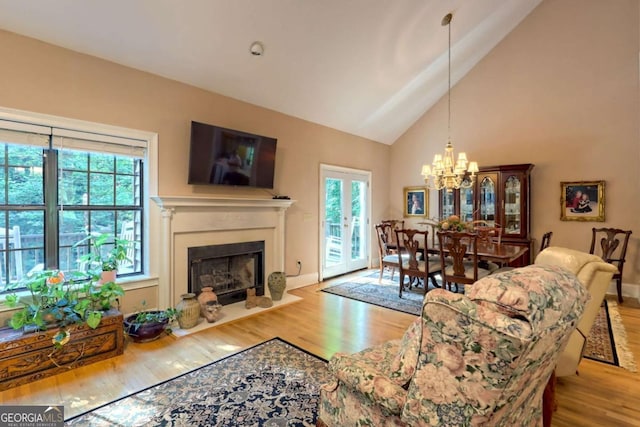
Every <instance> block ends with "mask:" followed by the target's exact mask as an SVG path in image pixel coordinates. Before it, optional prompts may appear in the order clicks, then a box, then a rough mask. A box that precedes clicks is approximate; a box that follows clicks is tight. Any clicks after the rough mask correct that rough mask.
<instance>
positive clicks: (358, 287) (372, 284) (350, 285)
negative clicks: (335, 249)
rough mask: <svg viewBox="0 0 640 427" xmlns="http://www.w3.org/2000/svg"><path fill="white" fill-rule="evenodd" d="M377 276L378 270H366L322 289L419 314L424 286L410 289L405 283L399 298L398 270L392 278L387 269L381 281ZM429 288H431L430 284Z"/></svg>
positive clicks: (378, 274)
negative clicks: (361, 273)
mask: <svg viewBox="0 0 640 427" xmlns="http://www.w3.org/2000/svg"><path fill="white" fill-rule="evenodd" d="M379 276H380V271H379V270H375V271H373V272H367V273H365V274H364V275H362V276H357V277H350V278H349V279H347V280H345V281H344V282H340V283H337V284H335V285H330V286H327V287H326V288H324V289H322V291H323V292H327V293H330V294H334V295H340V296H342V297H346V298H350V299H354V300H357V301H363V302H366V303H369V304H374V305H379V306H380V307H386V308H390V309H392V310H397V311H402V312H404V313H409V314H415V315H416V316H417V315H419V314H420V311H421V310H422V300H423V299H424V287H423V286H422V285H420V287H415V286H414V287H412V288H411V289H408V285H405V289H404V290H403V291H402V298H399V297H398V291H399V274H398V272H397V271H396V273H395V274H394V275H393V280H392V279H391V274H390V273H389V272H388V271H387V270H385V272H384V274H383V275H382V280H381V281H378V277H379ZM405 281H407V279H405ZM430 289H433V288H432V287H431V286H430Z"/></svg>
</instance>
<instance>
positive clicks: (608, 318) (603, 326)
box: [584, 299, 638, 372]
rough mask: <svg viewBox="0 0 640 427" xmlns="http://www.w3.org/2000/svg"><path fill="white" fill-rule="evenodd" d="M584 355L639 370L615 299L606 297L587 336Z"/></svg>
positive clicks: (631, 369)
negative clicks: (629, 346)
mask: <svg viewBox="0 0 640 427" xmlns="http://www.w3.org/2000/svg"><path fill="white" fill-rule="evenodd" d="M584 357H585V358H587V359H591V360H595V361H597V362H602V363H608V364H610V365H614V366H620V367H622V368H625V369H627V370H629V371H631V372H637V370H638V369H637V366H636V362H635V359H634V357H633V353H632V352H631V351H629V349H628V348H627V333H626V331H625V329H624V325H623V324H622V319H621V317H620V313H618V309H617V304H616V302H615V301H613V300H606V299H605V300H604V301H603V302H602V305H601V306H600V311H599V312H598V315H597V316H596V320H595V321H594V323H593V326H592V327H591V332H589V337H588V338H587V344H586V346H585V350H584Z"/></svg>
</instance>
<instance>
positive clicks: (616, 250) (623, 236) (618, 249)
mask: <svg viewBox="0 0 640 427" xmlns="http://www.w3.org/2000/svg"><path fill="white" fill-rule="evenodd" d="M591 232H592V234H591V248H590V249H589V253H590V254H594V255H599V256H600V258H602V259H603V260H604V261H605V262H608V263H610V264H613V265H615V266H616V267H617V268H618V272H617V273H615V274H614V275H613V280H615V281H616V288H617V291H618V302H619V303H622V302H623V299H622V269H623V268H624V262H625V257H626V256H627V245H628V244H629V237H630V236H631V233H632V231H631V230H621V229H619V228H595V227H594V228H592V229H591ZM598 239H599V240H598ZM596 241H598V242H599V246H600V250H599V251H597V250H596ZM620 242H622V245H620Z"/></svg>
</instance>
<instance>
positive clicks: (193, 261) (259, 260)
mask: <svg viewBox="0 0 640 427" xmlns="http://www.w3.org/2000/svg"><path fill="white" fill-rule="evenodd" d="M264 246H265V245H264V241H255V242H242V243H230V244H223V245H207V246H197V247H190V248H188V249H187V252H188V265H189V281H188V290H189V292H193V293H195V294H196V295H199V294H200V292H201V290H202V288H205V287H211V288H213V292H215V293H216V295H217V296H218V302H219V303H220V304H222V305H227V304H233V303H235V302H239V301H244V300H245V299H246V296H247V289H248V288H256V295H264V291H265V287H264V282H265V280H264V263H265V260H264Z"/></svg>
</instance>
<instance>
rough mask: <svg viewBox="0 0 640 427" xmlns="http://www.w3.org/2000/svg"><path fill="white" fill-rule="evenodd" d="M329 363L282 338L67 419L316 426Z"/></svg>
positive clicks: (77, 422) (105, 422) (112, 423)
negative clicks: (321, 388) (320, 388)
mask: <svg viewBox="0 0 640 427" xmlns="http://www.w3.org/2000/svg"><path fill="white" fill-rule="evenodd" d="M329 379H330V375H329V371H328V369H327V363H326V361H325V360H323V359H320V358H318V357H317V356H314V355H312V354H310V353H307V352H305V351H304V350H301V349H300V348H298V347H296V346H294V345H293V344H289V343H287V342H286V341H284V340H281V339H280V338H274V339H272V340H270V341H266V342H264V343H262V344H258V345H256V346H254V347H251V348H249V349H247V350H243V351H241V352H240V353H236V354H234V355H231V356H228V357H226V358H224V359H221V360H218V361H216V362H213V363H211V364H208V365H206V366H203V367H201V368H198V369H196V370H193V371H191V372H188V373H186V374H184V375H181V376H179V377H176V378H173V379H171V380H168V381H166V382H164V383H160V384H158V385H155V386H153V387H150V388H148V389H146V390H143V391H141V392H138V393H135V394H132V395H129V396H127V397H124V398H122V399H120V400H117V401H115V402H111V403H109V404H107V405H105V406H102V407H100V408H98V409H94V410H93V411H91V412H87V413H85V414H82V415H79V416H77V417H74V418H72V419H70V420H68V421H67V423H66V425H82V426H86V425H91V426H148V425H153V426H239V425H243V426H249V425H255V426H258V425H260V426H314V425H315V422H316V418H317V407H318V403H319V394H320V391H319V387H320V384H322V383H325V382H328V381H329Z"/></svg>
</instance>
